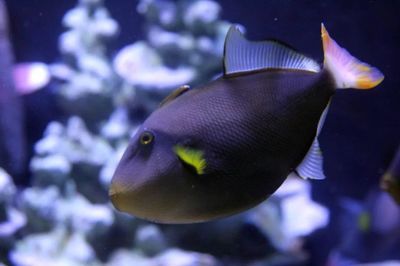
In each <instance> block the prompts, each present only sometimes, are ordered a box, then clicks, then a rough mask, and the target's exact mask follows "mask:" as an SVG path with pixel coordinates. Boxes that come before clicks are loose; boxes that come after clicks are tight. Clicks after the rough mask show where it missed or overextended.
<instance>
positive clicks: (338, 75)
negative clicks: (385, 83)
mask: <svg viewBox="0 0 400 266" xmlns="http://www.w3.org/2000/svg"><path fill="white" fill-rule="evenodd" d="M321 37H322V45H323V49H324V68H325V69H327V70H328V71H329V72H331V74H332V76H333V78H334V80H335V83H336V87H337V88H341V89H346V88H354V89H372V88H374V87H376V86H377V85H378V84H379V83H381V82H382V80H383V79H384V76H383V74H382V73H381V72H380V71H379V70H378V69H377V68H375V67H372V66H370V65H368V64H367V63H364V62H361V61H360V60H358V59H357V58H355V57H354V56H352V55H351V54H350V53H349V52H347V51H346V49H344V48H342V47H340V46H339V45H338V44H337V43H336V42H335V40H333V39H332V38H331V37H330V36H329V33H328V31H327V30H326V28H325V26H324V24H323V23H322V24H321Z"/></svg>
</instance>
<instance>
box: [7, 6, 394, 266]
mask: <svg viewBox="0 0 400 266" xmlns="http://www.w3.org/2000/svg"><path fill="white" fill-rule="evenodd" d="M399 14H400V1H396V0H392V1H391V0H384V1H377V0H369V1H367V0H362V1H361V0H358V1H357V0H354V1H345V0H339V1H334V0H321V1H306V0H298V1H295V0H286V1H277V0H253V1H229V0H219V1H216V0H139V1H136V0H119V1H111V0H68V1H54V0H6V1H4V0H0V265H17V266H50V265H51V266H61V265H62V266H67V265H68V266H74V265H76V266H78V265H93V266H97V265H107V266H132V265H133V266H136V265H137V266H197V265H200V266H217V265H228V266H229V265H233V266H236V265H249V266H262V265H274V266H281V265H330V266H335V265H338V266H342V265H344V266H346V265H400V207H399V206H398V205H396V203H395V201H394V200H393V199H392V198H391V197H390V196H389V195H388V194H386V192H384V191H383V190H382V189H381V188H380V185H379V183H380V179H381V176H382V175H383V174H384V172H385V171H386V169H387V168H388V167H389V164H390V162H391V160H392V158H393V156H394V155H395V153H396V149H397V148H398V146H399V143H400V141H399V140H400V120H399V117H400V75H399V61H400V60H399V59H400V57H399V47H400V19H399ZM321 22H324V23H325V25H326V26H327V28H328V29H329V31H330V33H331V34H332V36H334V38H335V39H336V40H337V41H338V42H339V43H340V44H341V45H342V46H343V47H345V48H346V49H348V50H349V51H351V53H352V54H353V55H355V56H356V57H358V58H360V59H362V60H363V61H366V62H370V63H371V64H372V65H374V66H376V67H378V68H379V69H380V70H381V71H382V72H383V73H384V74H385V80H384V82H383V83H382V84H381V85H380V86H379V87H378V88H376V89H374V90H371V91H365V92H361V93H360V92H353V91H346V92H342V91H337V93H336V95H335V96H334V98H333V100H332V104H331V108H330V112H329V114H328V117H327V120H326V123H325V126H324V129H323V130H322V135H321V136H320V142H321V146H322V149H323V151H324V160H325V161H324V162H325V164H324V168H325V173H326V175H327V179H326V180H324V181H318V180H317V181H304V180H301V179H298V178H295V177H293V178H292V177H290V178H288V180H287V181H286V182H285V183H284V185H283V186H282V187H281V188H280V189H279V190H278V191H277V192H276V193H275V195H274V196H272V197H271V198H270V199H268V200H267V201H265V202H263V203H261V204H260V205H259V206H257V207H255V208H253V209H251V210H249V211H247V212H244V213H241V214H238V215H235V216H232V217H229V218H226V219H220V220H217V221H213V222H207V223H202V224H193V225H160V224H154V223H150V222H146V221H144V220H140V219H137V218H134V217H131V216H128V215H125V214H122V213H119V212H117V211H116V210H115V209H114V208H113V207H112V206H111V204H110V202H109V199H108V194H107V189H108V186H109V183H110V179H111V176H112V174H113V171H114V169H115V166H116V164H117V162H118V160H119V159H120V157H121V155H122V152H123V150H124V148H125V147H126V145H127V142H128V140H129V136H130V135H131V134H132V133H134V132H135V130H136V128H137V127H138V126H139V125H140V123H141V122H142V121H143V119H145V118H146V116H147V115H148V114H149V113H150V112H152V110H154V109H155V108H156V107H157V106H158V104H159V102H160V101H161V100H162V99H163V98H164V97H165V96H167V95H168V94H169V93H170V92H171V91H172V90H173V89H175V88H177V87H179V86H181V85H183V84H190V85H191V86H196V85H198V84H201V83H205V82H207V81H209V80H211V79H213V78H214V77H216V76H218V75H220V74H221V72H222V52H223V43H224V38H225V34H226V32H227V30H228V28H229V26H230V25H231V24H232V23H235V24H239V25H241V27H242V28H243V29H244V30H245V31H246V34H247V36H248V38H249V39H253V40H261V39H266V38H274V39H279V40H282V41H284V42H287V43H289V44H290V45H292V46H294V47H296V48H297V49H298V50H299V51H301V52H304V53H305V54H307V55H309V56H311V57H313V58H315V59H318V60H319V61H322V46H321V40H320V23H321ZM396 261H397V262H396Z"/></svg>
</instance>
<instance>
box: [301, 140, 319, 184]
mask: <svg viewBox="0 0 400 266" xmlns="http://www.w3.org/2000/svg"><path fill="white" fill-rule="evenodd" d="M322 165H323V157H322V151H321V149H320V147H319V143H318V139H317V137H315V139H314V141H313V143H312V145H311V148H310V149H309V150H308V152H307V155H306V156H305V157H304V159H303V161H302V162H301V163H300V165H299V166H297V168H296V172H297V174H298V175H299V176H300V177H302V178H304V179H308V178H310V179H325V174H324V171H323V167H322Z"/></svg>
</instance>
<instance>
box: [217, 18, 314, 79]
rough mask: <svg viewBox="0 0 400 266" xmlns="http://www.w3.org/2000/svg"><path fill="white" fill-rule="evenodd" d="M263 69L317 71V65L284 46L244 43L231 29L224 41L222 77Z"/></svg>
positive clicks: (235, 31) (235, 29)
mask: <svg viewBox="0 0 400 266" xmlns="http://www.w3.org/2000/svg"><path fill="white" fill-rule="evenodd" d="M264 68H273V69H299V70H306V71H311V72H319V71H320V66H319V65H318V63H317V62H315V61H314V60H312V59H311V58H308V57H306V56H304V55H302V54H300V53H298V52H296V51H294V50H293V49H291V48H289V47H288V46H286V45H284V44H282V43H280V42H276V41H261V42H252V41H248V40H246V38H245V37H244V36H243V34H242V33H241V32H240V31H239V29H238V28H237V27H236V26H232V27H231V28H230V29H229V31H228V34H227V35H226V39H225V49H224V70H225V74H232V73H237V72H247V71H253V70H258V69H264Z"/></svg>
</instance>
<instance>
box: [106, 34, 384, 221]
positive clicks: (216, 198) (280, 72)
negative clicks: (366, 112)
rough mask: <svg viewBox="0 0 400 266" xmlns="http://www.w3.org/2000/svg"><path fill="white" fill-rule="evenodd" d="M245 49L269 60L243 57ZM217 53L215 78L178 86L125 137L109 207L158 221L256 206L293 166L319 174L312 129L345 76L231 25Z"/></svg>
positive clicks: (304, 172)
mask: <svg viewBox="0 0 400 266" xmlns="http://www.w3.org/2000/svg"><path fill="white" fill-rule="evenodd" d="M323 29H324V28H323ZM238 43H239V45H238ZM328 44H330V43H328ZM330 45H331V44H330ZM335 45H337V44H336V43H335ZM324 48H325V44H324ZM335 48H336V47H335ZM238 49H240V51H239V50H238ZM243 50H244V51H243ZM249 50H250V54H249V53H248V51H249ZM252 50H254V51H255V52H254V53H253V54H256V55H263V54H264V55H265V57H267V58H269V60H267V61H268V62H263V61H260V60H259V59H257V58H256V59H254V64H250V65H248V64H247V61H249V60H247V61H246V60H245V58H246V57H250V58H252V54H251V51H252ZM225 53H226V54H225V75H224V76H223V77H222V78H219V79H217V80H215V81H212V82H210V83H208V84H207V85H205V86H203V87H200V88H197V89H192V90H187V88H186V87H184V88H180V89H179V90H178V91H177V92H176V93H173V94H172V95H173V96H172V97H169V98H167V101H166V103H164V104H163V105H162V106H161V107H160V108H159V109H157V110H156V111H154V112H153V113H152V114H151V115H150V116H149V117H148V118H147V119H146V121H145V122H144V123H143V125H142V127H141V128H140V129H139V131H138V132H137V134H136V135H135V136H134V137H133V138H132V139H131V141H130V144H129V146H128V148H127V150H126V152H125V154H124V155H123V158H122V159H121V161H120V163H119V165H118V167H117V169H116V172H115V175H114V177H113V181H112V185H111V189H110V196H111V199H112V202H113V204H114V206H115V207H116V208H117V209H119V210H122V211H125V212H128V213H131V214H133V215H135V216H138V217H141V218H145V219H148V220H152V221H157V222H163V223H191V222H201V221H207V220H211V219H215V218H218V217H223V216H227V215H231V214H234V213H237V212H240V211H242V210H245V209H248V208H250V207H253V206H255V205H256V204H258V203H259V202H261V201H263V200H265V199H266V198H268V197H269V196H270V195H271V194H272V193H273V192H274V191H275V190H276V189H277V188H278V187H279V186H280V185H281V184H282V182H283V181H284V180H285V179H286V177H287V176H288V175H289V174H290V173H291V172H296V173H298V174H299V175H300V176H302V177H304V178H306V177H310V178H317V179H321V178H324V175H323V173H322V155H321V151H320V149H319V146H318V141H317V140H316V135H317V134H318V133H319V130H320V127H321V125H322V122H323V118H324V114H325V113H326V112H324V110H326V108H327V105H328V103H329V100H330V98H331V96H332V95H333V93H334V91H335V89H336V88H337V87H338V86H337V85H338V84H341V83H343V84H344V85H347V84H346V82H349V81H348V80H346V79H343V78H342V77H340V78H342V79H338V78H337V77H338V75H340V73H339V74H337V73H336V74H335V71H338V70H335V69H333V71H328V69H325V68H324V69H322V70H319V66H315V65H316V64H315V63H314V62H313V61H312V60H311V59H308V58H306V57H304V56H302V55H299V54H297V53H296V52H293V51H291V50H288V48H286V47H283V46H281V45H277V44H275V43H272V42H266V43H248V42H246V41H245V40H244V39H243V38H242V37H241V36H240V35H239V34H238V32H237V31H235V30H231V31H230V33H228V37H227V41H226V47H225ZM328 63H329V62H328ZM333 63H335V62H333ZM358 63H359V64H356V66H358V65H361V62H358ZM253 65H254V66H255V67H254V68H253ZM264 65H265V66H266V67H262V66H264ZM286 65H288V66H290V68H285V66H286ZM271 66H278V67H277V68H275V67H271ZM360 69H361V67H360ZM366 69H368V70H369V68H367V67H366V66H365V68H364V70H366ZM243 70H244V71H243ZM332 73H334V74H332ZM356 74H358V73H356ZM356 74H355V75H356ZM374 74H376V73H375V72H374ZM348 76H349V75H345V76H344V77H345V78H348ZM350 77H351V75H350ZM376 77H379V78H381V77H380V76H379V75H376ZM351 81H354V80H351ZM356 81H357V80H356ZM367 81H369V80H367ZM367 81H364V83H365V84H367V85H368V84H369V83H368V82H367ZM365 84H364V87H366V85H365ZM321 121H322V122H321Z"/></svg>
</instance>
